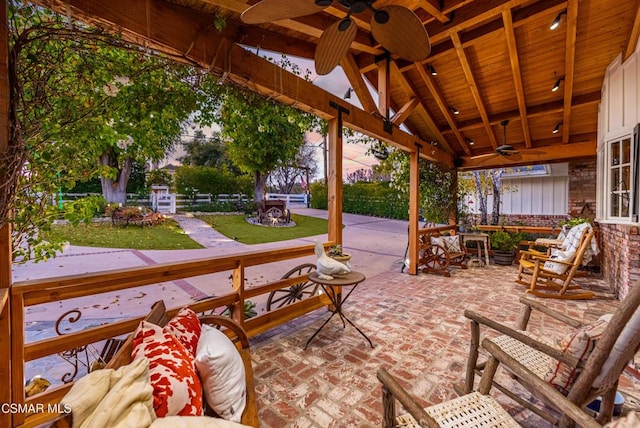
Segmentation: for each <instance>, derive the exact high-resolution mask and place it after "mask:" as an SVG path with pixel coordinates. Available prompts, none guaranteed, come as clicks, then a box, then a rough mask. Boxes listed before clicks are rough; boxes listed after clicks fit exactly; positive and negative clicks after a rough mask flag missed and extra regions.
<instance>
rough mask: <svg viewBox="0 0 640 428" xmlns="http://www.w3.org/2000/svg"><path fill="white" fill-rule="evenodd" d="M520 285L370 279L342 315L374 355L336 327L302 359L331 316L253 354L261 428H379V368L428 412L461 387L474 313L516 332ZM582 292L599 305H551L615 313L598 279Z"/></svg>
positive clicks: (494, 273)
mask: <svg viewBox="0 0 640 428" xmlns="http://www.w3.org/2000/svg"><path fill="white" fill-rule="evenodd" d="M364 273H365V274H366V272H364ZM515 275H516V269H515V266H513V267H499V266H494V265H491V266H489V267H485V268H470V269H468V270H460V269H456V268H453V270H452V276H451V277H450V278H445V277H441V276H437V275H429V274H420V275H417V276H411V275H408V274H406V273H405V274H401V273H400V272H391V271H388V272H383V273H381V274H378V275H375V276H373V277H369V278H367V279H366V281H365V282H363V283H362V284H360V285H359V286H358V288H357V289H356V290H355V291H354V293H353V294H352V295H351V297H350V298H349V300H348V301H347V302H346V303H345V306H344V308H343V310H344V312H345V313H346V314H347V316H348V317H349V318H350V319H351V320H352V321H353V322H355V323H356V325H358V326H359V327H360V328H361V329H362V330H363V331H364V332H365V333H366V334H367V335H368V336H369V338H370V339H371V340H372V341H373V343H374V346H375V347H374V348H373V349H371V348H370V347H369V345H368V344H367V342H366V341H365V339H364V338H363V337H362V336H360V334H359V333H358V332H357V331H356V330H355V329H354V328H353V327H351V326H349V325H347V327H346V328H345V329H343V327H342V323H341V322H340V321H339V319H338V318H337V317H334V318H333V319H332V320H331V322H330V323H329V324H327V326H326V327H325V328H324V329H323V330H322V331H321V332H320V334H318V336H316V338H315V339H314V340H313V341H312V342H311V344H310V345H309V347H308V348H307V350H303V347H304V344H305V342H306V341H307V339H308V338H309V337H311V335H312V334H313V332H314V331H315V330H316V329H317V328H318V327H319V326H320V325H321V323H322V322H323V321H324V320H325V319H326V318H327V317H328V316H329V313H328V312H327V311H325V310H317V311H315V312H313V313H311V314H307V315H306V316H304V317H302V318H299V319H296V320H294V321H291V322H289V323H288V324H285V325H283V326H281V327H279V328H277V329H274V330H271V331H269V332H267V333H264V334H261V335H259V336H256V337H254V338H253V339H252V340H251V344H252V355H253V366H254V376H255V383H256V393H257V396H258V400H259V401H258V403H259V409H260V410H259V411H260V420H261V424H262V426H263V427H274V428H275V427H278V428H280V427H285V426H286V427H301V428H302V427H374V426H381V420H382V404H381V391H380V383H379V382H378V380H377V378H376V371H377V370H378V368H379V367H385V368H386V369H387V370H388V371H389V372H390V373H391V374H393V375H394V376H396V377H397V378H398V380H399V381H400V383H401V384H402V385H403V386H404V387H406V388H407V389H408V390H409V391H410V392H411V393H412V394H413V395H414V396H415V397H416V398H417V399H419V400H420V401H421V402H422V404H424V405H429V404H434V403H438V402H441V401H443V400H447V399H450V398H453V397H455V393H454V392H453V388H452V385H453V384H454V383H457V382H461V381H462V379H463V376H464V370H465V364H466V360H467V354H468V347H469V345H468V344H469V337H470V334H469V328H468V323H467V320H466V318H465V317H464V315H463V311H464V310H465V309H473V310H475V311H478V312H481V313H483V314H486V315H488V316H490V317H491V318H494V319H496V320H499V321H502V322H505V323H511V325H513V324H512V323H513V322H514V321H515V319H516V318H517V316H518V312H519V309H520V304H519V302H518V297H519V296H521V295H524V294H525V293H524V287H522V286H519V285H517V284H515V283H514V282H513V279H514V278H515ZM579 282H580V283H581V284H582V285H583V286H584V288H589V289H592V290H594V291H597V292H599V293H598V295H599V296H598V298H597V299H593V300H589V301H567V300H564V301H563V300H556V299H544V300H545V302H546V303H548V304H550V305H552V306H553V307H555V308H556V309H559V310H562V311H563V312H564V313H566V314H567V315H570V316H572V317H575V318H578V319H582V320H586V321H591V320H594V319H596V318H597V317H598V316H599V315H600V314H602V313H604V312H607V311H611V310H612V309H613V308H615V306H617V304H618V303H619V302H617V301H614V300H612V296H610V295H608V294H607V293H604V292H603V290H604V285H603V283H602V282H601V281H600V280H598V279H597V278H595V277H591V278H581V279H579ZM538 315H539V316H537V317H533V318H532V327H533V328H532V330H533V331H538V332H539V331H544V332H545V333H547V334H551V335H554V336H555V337H561V336H562V335H563V334H564V333H565V332H566V329H565V328H559V325H558V324H557V323H555V322H553V320H551V319H550V318H548V317H547V318H545V317H543V316H542V315H540V314H538ZM508 380H509V381H510V379H508ZM625 388H626V389H627V390H628V391H631V392H632V393H635V396H638V392H640V391H639V388H640V386H639V385H638V384H637V383H636V382H635V381H631V380H629V381H625V382H622V383H621V389H622V390H624V389H625ZM494 392H495V391H494ZM525 396H526V395H525ZM499 400H500V401H501V402H502V403H503V404H504V405H505V407H507V408H508V410H509V411H510V413H511V414H512V415H514V416H515V417H516V418H517V420H518V421H519V422H520V423H521V424H523V425H524V426H530V427H538V426H543V427H544V426H548V424H547V423H546V422H544V421H543V420H541V419H540V418H538V417H537V416H535V415H533V414H531V413H530V412H528V411H524V410H523V409H522V408H520V407H517V406H516V405H515V404H514V403H512V402H511V401H509V400H507V399H506V398H505V397H504V396H502V397H499ZM402 413H404V411H403V410H402V409H399V414H402Z"/></svg>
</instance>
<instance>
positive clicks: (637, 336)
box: [455, 281, 640, 426]
mask: <svg viewBox="0 0 640 428" xmlns="http://www.w3.org/2000/svg"><path fill="white" fill-rule="evenodd" d="M520 302H521V303H523V304H524V305H525V306H524V308H523V310H522V311H521V315H520V319H519V320H518V323H517V327H516V329H512V328H509V327H507V326H505V325H503V324H500V323H498V322H496V321H493V320H491V319H489V318H486V317H484V316H482V315H479V314H477V313H475V312H473V311H470V310H467V311H465V313H464V314H465V316H466V317H467V318H469V319H470V320H471V348H470V354H469V359H468V361H467V372H466V378H465V384H464V385H456V387H455V389H456V391H457V392H458V393H469V392H471V391H472V390H473V385H474V378H475V374H476V373H477V372H479V371H480V370H483V369H484V367H485V364H484V363H482V362H481V363H478V355H479V353H478V350H479V346H480V325H481V324H482V325H484V326H487V327H489V328H491V329H493V330H495V331H498V332H500V333H502V335H501V336H498V337H496V338H494V339H491V340H490V341H491V342H492V343H493V344H494V345H495V346H496V347H498V348H500V349H501V350H502V351H503V352H505V353H506V354H508V355H509V356H510V357H511V358H513V359H514V360H516V361H519V362H520V363H521V364H522V365H523V366H525V367H527V369H528V370H530V371H531V372H532V373H534V374H535V375H536V378H537V380H536V381H535V382H534V383H532V382H531V379H525V378H522V377H521V376H520V373H517V372H516V371H513V374H514V375H515V377H516V379H517V380H518V381H519V382H520V383H521V384H523V385H524V386H525V387H527V388H528V389H529V390H531V391H533V392H534V395H535V392H536V391H538V389H539V388H540V385H539V384H540V382H542V383H546V382H544V377H545V375H546V374H547V372H548V371H549V368H550V367H554V365H556V364H557V362H558V361H562V362H564V363H565V364H567V365H569V366H570V367H571V368H577V369H579V370H580V369H581V371H580V372H579V374H577V377H576V379H575V382H574V383H573V386H572V387H570V390H569V391H568V395H567V398H568V399H569V400H570V401H571V402H573V403H574V404H575V405H577V406H580V407H583V406H586V405H587V404H589V403H590V402H591V401H593V400H594V399H595V398H596V397H598V396H602V397H603V400H602V404H601V407H600V412H599V416H598V419H597V420H598V422H599V423H601V424H603V423H606V422H608V421H610V420H611V417H612V414H613V408H614V399H615V394H616V389H617V385H618V379H619V377H620V375H621V374H622V372H623V370H624V368H625V366H626V365H627V364H628V362H629V361H630V360H632V359H633V356H634V354H635V353H636V352H637V351H638V349H639V348H640V281H638V282H636V283H635V284H634V287H633V288H632V289H631V292H630V293H629V295H628V296H627V298H626V299H625V300H624V301H623V302H622V304H621V305H620V307H619V308H618V309H617V310H616V312H615V313H614V314H613V316H612V318H611V319H610V321H609V322H608V324H607V327H606V328H605V329H604V331H603V333H602V334H601V335H600V338H599V340H598V341H597V343H596V345H595V348H594V349H593V352H592V353H591V355H590V356H589V358H588V359H587V360H586V362H581V361H579V360H578V359H577V358H575V357H574V356H571V355H569V354H568V353H563V352H562V351H561V350H560V349H559V348H558V347H557V346H556V345H554V344H552V343H550V342H549V341H548V340H545V339H543V338H541V337H538V336H535V335H533V334H531V333H529V332H527V331H526V328H527V324H528V321H529V318H530V316H531V313H532V310H533V309H535V310H537V311H539V312H541V313H542V314H544V315H547V316H550V317H552V318H554V319H556V320H558V321H561V322H564V323H565V324H567V325H568V326H571V327H573V328H578V327H581V326H582V323H581V322H580V321H577V320H575V319H573V318H570V317H567V316H566V315H564V314H562V313H560V312H558V311H556V310H554V309H551V308H549V307H547V306H545V305H543V304H541V303H539V302H536V301H533V300H530V299H527V298H524V297H522V298H520ZM485 340H487V339H485ZM483 347H485V348H486V346H484V344H483ZM508 368H511V367H510V366H508ZM485 370H486V369H485ZM536 385H537V386H536ZM494 386H496V388H498V389H499V390H500V391H502V392H503V393H505V394H506V395H508V396H509V397H511V398H512V399H513V400H514V401H516V402H517V403H519V404H520V405H522V406H523V407H526V408H528V409H529V410H531V411H533V412H534V413H536V414H537V415H538V416H540V417H542V418H544V419H546V420H548V421H549V422H551V423H553V424H556V423H559V422H561V426H570V425H571V423H570V421H569V420H568V419H567V418H566V417H564V418H562V417H561V418H560V419H561V420H560V419H558V418H554V417H553V416H552V415H550V414H549V412H548V411H547V410H543V409H541V408H539V407H537V406H535V405H534V404H532V403H530V402H529V401H527V400H524V399H522V398H521V397H520V395H519V394H517V393H515V392H513V391H511V390H509V389H508V388H506V387H505V386H502V385H499V384H495V385H494ZM544 401H545V402H546V403H547V404H549V405H551V406H552V407H554V408H556V409H558V410H560V412H563V411H564V409H562V408H561V406H559V403H558V402H555V401H548V400H544Z"/></svg>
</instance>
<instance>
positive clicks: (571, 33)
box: [562, 0, 578, 144]
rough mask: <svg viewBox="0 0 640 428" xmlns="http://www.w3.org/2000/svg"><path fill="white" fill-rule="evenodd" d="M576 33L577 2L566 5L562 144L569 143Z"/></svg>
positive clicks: (575, 0) (570, 0)
mask: <svg viewBox="0 0 640 428" xmlns="http://www.w3.org/2000/svg"><path fill="white" fill-rule="evenodd" d="M577 31H578V0H569V1H568V4H567V39H566V43H565V57H564V58H565V60H564V111H563V113H562V143H563V144H567V143H568V142H569V136H570V135H571V98H572V97H573V77H574V76H573V75H574V71H575V59H576V33H577Z"/></svg>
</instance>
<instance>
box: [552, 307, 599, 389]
mask: <svg viewBox="0 0 640 428" xmlns="http://www.w3.org/2000/svg"><path fill="white" fill-rule="evenodd" d="M610 319H611V315H604V316H602V317H600V319H598V320H597V321H596V322H595V323H593V324H590V325H586V326H584V327H580V328H578V329H576V330H575V331H573V332H571V333H569V334H567V335H566V336H565V337H563V338H562V339H561V340H560V343H559V349H560V350H562V352H563V353H564V354H565V355H570V356H572V357H575V358H577V359H578V361H579V364H578V367H572V366H570V365H568V364H565V363H563V362H560V361H555V360H553V361H552V362H551V364H550V365H549V370H548V372H547V374H546V376H545V378H544V379H545V381H547V382H549V383H550V384H551V385H553V386H555V387H556V388H557V389H558V391H560V392H562V393H563V394H565V395H566V394H568V393H569V390H570V389H571V387H572V386H573V383H574V382H575V380H576V379H577V377H578V376H579V375H580V373H581V372H582V367H583V365H584V363H585V362H586V361H587V360H588V359H589V357H590V356H591V353H592V352H593V349H594V348H595V346H596V343H597V341H598V339H600V337H601V336H602V333H604V331H605V329H606V328H607V325H608V324H609V320H610Z"/></svg>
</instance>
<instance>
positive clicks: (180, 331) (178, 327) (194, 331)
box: [164, 306, 202, 357]
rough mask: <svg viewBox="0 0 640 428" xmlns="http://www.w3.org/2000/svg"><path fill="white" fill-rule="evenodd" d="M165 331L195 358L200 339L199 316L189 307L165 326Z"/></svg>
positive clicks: (181, 310) (183, 309)
mask: <svg viewBox="0 0 640 428" xmlns="http://www.w3.org/2000/svg"><path fill="white" fill-rule="evenodd" d="M164 329H165V330H166V331H168V332H169V333H171V334H173V336H174V337H175V338H176V339H178V340H179V341H180V343H182V344H183V345H184V347H185V348H187V351H189V352H190V353H191V355H192V356H194V357H195V355H196V349H197V348H198V339H200V332H201V330H202V327H201V326H200V320H198V315H196V313H195V312H193V311H192V310H191V309H189V308H188V307H187V306H185V307H184V308H182V309H180V311H179V312H178V313H177V314H176V316H175V317H173V318H172V319H171V321H169V322H168V323H167V325H165V326H164Z"/></svg>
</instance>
